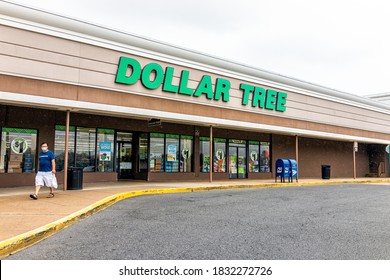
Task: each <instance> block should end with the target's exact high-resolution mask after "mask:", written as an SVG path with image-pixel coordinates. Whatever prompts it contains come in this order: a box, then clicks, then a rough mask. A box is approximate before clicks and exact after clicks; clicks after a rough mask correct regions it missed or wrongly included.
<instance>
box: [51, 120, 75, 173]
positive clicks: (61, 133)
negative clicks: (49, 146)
mask: <svg viewBox="0 0 390 280" xmlns="http://www.w3.org/2000/svg"><path fill="white" fill-rule="evenodd" d="M65 129H66V127H65V125H56V131H55V138H54V154H55V155H56V170H57V171H59V172H63V171H64V166H65V165H64V162H65ZM75 130H76V128H75V127H74V126H70V127H69V144H68V166H74V143H75Z"/></svg>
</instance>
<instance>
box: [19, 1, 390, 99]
mask: <svg viewBox="0 0 390 280" xmlns="http://www.w3.org/2000/svg"><path fill="white" fill-rule="evenodd" d="M12 2H18V3H24V4H28V5H31V6H34V7H38V8H43V9H46V10H49V11H53V12H57V13H60V14H63V15H68V16H71V17H74V18H78V19H83V20H86V21H90V22H93V23H97V24H100V25H103V26H108V27H113V28H115V29H119V30H123V31H126V32H128V33H132V34H137V35H141V36H144V37H148V38H152V39H156V40H159V41H164V42H167V43H170V44H173V45H177V46H182V47H185V48H188V49H192V50H197V51H200V52H204V53H207V54H211V55H214V56H218V57H221V58H225V59H228V60H232V61H237V62H240V63H244V64H248V65H251V66H254V67H257V68H260V69H264V70H268V71H271V72H275V73H278V74H281V75H285V76H289V77H294V78H298V79H301V80H304V81H308V82H311V83H316V84H319V85H323V86H326V87H329V88H333V89H337V90H341V91H345V92H348V93H352V94H357V95H367V94H376V93H384V92H390V75H389V69H390V32H389V29H390V1H388V0H366V1H360V0H354V1H352V0H324V1H322V0H319V1H316V0H291V1H288V0H236V1H232V0H187V1H186V0H17V1H12Z"/></svg>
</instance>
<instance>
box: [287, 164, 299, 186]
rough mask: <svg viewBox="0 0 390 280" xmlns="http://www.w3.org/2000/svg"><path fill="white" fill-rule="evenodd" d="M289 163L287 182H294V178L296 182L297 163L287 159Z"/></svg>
mask: <svg viewBox="0 0 390 280" xmlns="http://www.w3.org/2000/svg"><path fill="white" fill-rule="evenodd" d="M288 161H289V162H290V178H289V181H290V179H291V182H293V181H294V178H295V180H296V182H298V163H297V161H296V160H295V159H289V160H288Z"/></svg>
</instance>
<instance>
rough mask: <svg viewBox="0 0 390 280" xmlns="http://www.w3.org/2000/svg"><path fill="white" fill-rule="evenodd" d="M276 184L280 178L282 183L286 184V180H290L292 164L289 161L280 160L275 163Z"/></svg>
mask: <svg viewBox="0 0 390 280" xmlns="http://www.w3.org/2000/svg"><path fill="white" fill-rule="evenodd" d="M275 170H276V173H275V182H276V179H277V178H278V177H280V182H285V181H286V178H287V179H288V180H290V162H289V160H288V159H285V158H280V159H277V160H276V163H275Z"/></svg>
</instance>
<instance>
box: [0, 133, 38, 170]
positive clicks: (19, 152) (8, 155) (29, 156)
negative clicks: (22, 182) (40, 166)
mask: <svg viewBox="0 0 390 280" xmlns="http://www.w3.org/2000/svg"><path fill="white" fill-rule="evenodd" d="M36 147H37V130H35V129H25V128H7V127H6V128H3V129H2V131H1V144H0V173H24V172H35V156H36Z"/></svg>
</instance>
